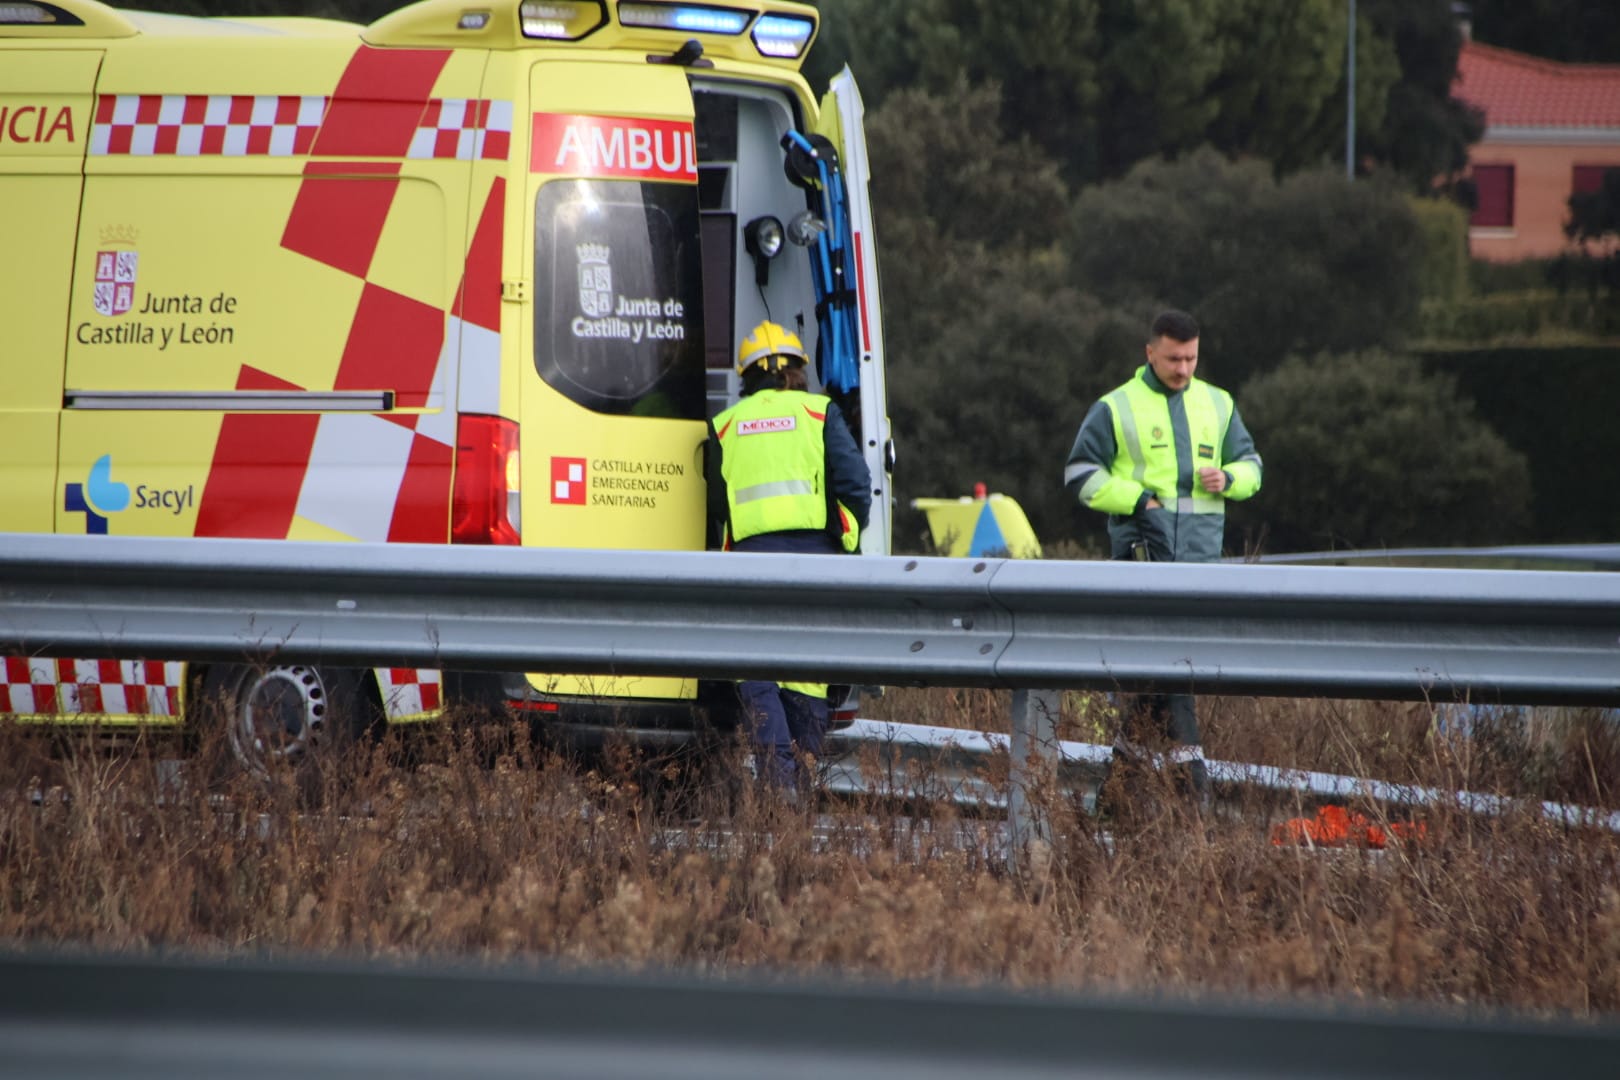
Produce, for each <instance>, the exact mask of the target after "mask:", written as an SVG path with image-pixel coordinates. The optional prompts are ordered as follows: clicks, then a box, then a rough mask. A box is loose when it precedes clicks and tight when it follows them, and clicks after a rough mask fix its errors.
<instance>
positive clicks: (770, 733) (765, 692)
mask: <svg viewBox="0 0 1620 1080" xmlns="http://www.w3.org/2000/svg"><path fill="white" fill-rule="evenodd" d="M737 696H738V697H740V698H741V699H742V707H743V717H744V719H745V720H746V721H747V724H748V734H749V738H750V740H751V741H752V743H753V745H754V748H755V759H754V760H755V767H756V768H757V769H758V770H759V775H760V779H762V780H764V781H766V782H767V783H770V784H774V785H777V786H780V787H791V786H794V785H795V784H796V783H797V782H798V780H799V779H801V778H800V776H799V768H798V761H797V760H796V754H795V751H800V752H803V753H806V754H809V755H812V756H818V755H820V753H821V740H822V737H823V736H824V735H826V733H827V699H826V698H824V697H811V696H810V695H809V694H801V693H799V692H798V691H797V690H784V689H782V688H781V687H780V686H777V685H776V684H775V683H773V682H761V681H757V680H749V681H746V682H740V683H738V684H737Z"/></svg>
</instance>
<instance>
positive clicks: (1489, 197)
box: [1468, 165, 1513, 229]
mask: <svg viewBox="0 0 1620 1080" xmlns="http://www.w3.org/2000/svg"><path fill="white" fill-rule="evenodd" d="M1473 179H1474V190H1475V192H1476V193H1477V201H1476V202H1475V204H1474V213H1473V216H1472V217H1470V218H1469V219H1468V224H1470V225H1473V226H1475V227H1477V228H1486V229H1511V228H1512V227H1513V166H1512V165H1475V166H1474V176H1473Z"/></svg>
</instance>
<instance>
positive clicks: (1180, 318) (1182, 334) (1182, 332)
mask: <svg viewBox="0 0 1620 1080" xmlns="http://www.w3.org/2000/svg"><path fill="white" fill-rule="evenodd" d="M1162 337H1167V338H1169V339H1170V340H1171V341H1193V340H1196V339H1197V337H1198V320H1197V319H1195V318H1193V317H1192V316H1191V315H1189V314H1187V313H1186V312H1185V311H1175V310H1173V309H1172V310H1170V311H1161V312H1160V313H1159V315H1158V317H1157V318H1155V319H1154V320H1153V327H1152V330H1151V332H1150V333H1149V334H1148V340H1149V341H1157V340H1159V339H1160V338H1162Z"/></svg>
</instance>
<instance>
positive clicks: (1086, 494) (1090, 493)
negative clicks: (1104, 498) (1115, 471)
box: [1080, 469, 1113, 503]
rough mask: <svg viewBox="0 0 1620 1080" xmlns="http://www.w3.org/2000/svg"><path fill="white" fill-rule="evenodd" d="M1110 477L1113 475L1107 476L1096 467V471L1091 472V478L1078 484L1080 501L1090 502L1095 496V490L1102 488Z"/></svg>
mask: <svg viewBox="0 0 1620 1080" xmlns="http://www.w3.org/2000/svg"><path fill="white" fill-rule="evenodd" d="M1112 479H1113V477H1111V476H1109V475H1108V474H1107V473H1105V472H1103V471H1102V470H1101V469H1098V470H1097V471H1096V472H1094V473H1092V474H1091V479H1090V480H1087V481H1086V482H1085V483H1084V484H1081V485H1080V501H1081V502H1083V503H1089V502H1091V500H1092V499H1093V498H1095V497H1096V495H1097V492H1099V491H1101V490H1102V489H1103V485H1104V484H1106V483H1108V481H1110V480H1112Z"/></svg>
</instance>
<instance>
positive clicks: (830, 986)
mask: <svg viewBox="0 0 1620 1080" xmlns="http://www.w3.org/2000/svg"><path fill="white" fill-rule="evenodd" d="M1617 1060H1620V1028H1616V1027H1615V1026H1614V1025H1613V1024H1612V1023H1611V1024H1587V1025H1576V1024H1573V1023H1558V1022H1550V1021H1545V1020H1530V1019H1525V1018H1514V1017H1508V1016H1501V1015H1496V1016H1491V1015H1472V1016H1463V1017H1459V1016H1456V1015H1449V1016H1448V1015H1442V1014H1439V1013H1437V1012H1432V1011H1429V1010H1426V1009H1423V1008H1421V1007H1416V1006H1409V1007H1406V1008H1403V1009H1401V1010H1400V1012H1399V1013H1394V1012H1390V1011H1382V1012H1374V1011H1370V1010H1355V1009H1351V1008H1348V1007H1332V1006H1329V1005H1326V1004H1319V1005H1313V1006H1292V1007H1282V1006H1271V1007H1263V1006H1259V1005H1222V1004H1213V1003H1198V1004H1194V1003H1191V1002H1176V1001H1166V1000H1158V1001H1143V1000H1130V999H1101V998H1082V997H1073V996H1070V997H1059V996H1055V995H1035V994H1013V993H1008V992H995V991H988V990H979V991H945V990H935V991H930V990H927V989H922V988H918V987H916V986H888V985H877V984H873V983H870V982H867V983H863V984H858V985H843V984H835V983H832V982H829V981H822V982H818V983H799V982H788V981H785V980H781V979H778V980H776V981H773V982H764V981H760V980H752V979H739V980H734V981H725V982H719V981H712V980H699V979H696V978H681V977H678V976H674V975H657V974H654V975H642V976H639V977H638V976H628V975H601V974H588V973H587V974H580V973H572V974H567V973H558V972H550V971H534V970H526V971H518V970H512V969H506V970H502V969H489V968H485V969H470V968H454V967H449V966H439V967H429V966H426V965H421V964H408V963H392V964H388V965H386V966H385V965H382V964H363V963H359V962H350V963H332V962H322V961H317V960H315V959H312V958H302V959H290V960H285V961H282V962H280V963H272V962H270V961H267V960H262V959H261V960H250V961H240V960H238V961H232V962H221V961H201V960H193V959H186V958H179V959H172V958H171V959H130V958H97V957H83V956H80V957H74V956H62V955H52V954H33V955H26V954H24V955H11V956H6V955H0V1077H19V1078H21V1077H27V1078H29V1080H58V1078H60V1080H68V1078H70V1077H72V1078H80V1077H87V1076H121V1077H127V1076H138V1077H165V1078H168V1080H194V1078H199V1080H200V1078H203V1077H210V1078H211V1077H218V1076H231V1077H242V1078H245V1080H258V1078H264V1080H270V1078H272V1077H277V1078H279V1077H287V1076H298V1077H302V1078H305V1080H360V1078H362V1077H365V1078H370V1077H376V1076H388V1077H400V1078H407V1080H410V1078H416V1077H428V1076H433V1077H440V1076H457V1077H465V1078H468V1080H485V1078H491V1080H493V1078H497V1077H501V1078H505V1077H518V1076H547V1077H554V1078H557V1080H574V1078H579V1080H587V1078H589V1080H620V1078H623V1080H630V1078H637V1080H640V1078H645V1077H663V1078H670V1080H753V1078H755V1077H759V1076H833V1075H836V1076H838V1077H840V1078H841V1080H893V1078H895V1077H924V1076H926V1077H930V1078H932V1080H968V1078H970V1077H971V1078H978V1077H983V1076H997V1077H1008V1078H1014V1080H1017V1078H1023V1077H1028V1078H1030V1080H1035V1078H1051V1077H1058V1076H1063V1077H1143V1078H1148V1077H1156V1078H1182V1077H1189V1078H1190V1077H1206V1076H1251V1077H1258V1078H1271V1077H1277V1078H1280V1077H1293V1078H1321V1080H1328V1078H1335V1080H1361V1078H1368V1080H1371V1078H1373V1077H1378V1078H1382V1080H1392V1078H1393V1080H1404V1078H1413V1080H1415V1078H1417V1077H1432V1076H1466V1077H1470V1078H1471V1080H1494V1078H1499V1077H1500V1078H1507V1077H1514V1078H1518V1077H1526V1078H1528V1077H1536V1078H1539V1077H1545V1076H1556V1077H1559V1078H1560V1080H1586V1078H1588V1077H1592V1078H1597V1077H1602V1078H1605V1080H1607V1078H1609V1077H1612V1076H1613V1075H1614V1069H1615V1062H1616V1061H1617Z"/></svg>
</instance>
